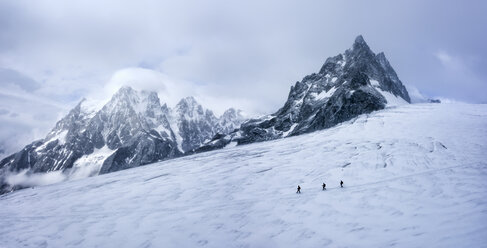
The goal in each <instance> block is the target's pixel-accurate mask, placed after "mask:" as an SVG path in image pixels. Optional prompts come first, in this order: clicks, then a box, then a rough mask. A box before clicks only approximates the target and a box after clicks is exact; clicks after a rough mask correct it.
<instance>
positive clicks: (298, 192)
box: [296, 185, 301, 194]
mask: <svg viewBox="0 0 487 248" xmlns="http://www.w3.org/2000/svg"><path fill="white" fill-rule="evenodd" d="M296 193H297V194H301V187H300V186H299V185H298V191H296Z"/></svg>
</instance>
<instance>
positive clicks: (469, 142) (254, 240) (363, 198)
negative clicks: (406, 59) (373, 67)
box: [0, 104, 487, 248]
mask: <svg viewBox="0 0 487 248" xmlns="http://www.w3.org/2000/svg"><path fill="white" fill-rule="evenodd" d="M486 140H487V105H469V104H408V105H401V106H397V107H395V108H386V109H385V110H380V111H376V112H373V113H371V114H365V115H361V116H359V117H357V118H354V119H352V120H350V121H347V122H345V123H342V124H340V125H337V126H335V127H332V128H330V129H326V130H321V131H317V132H313V133H309V134H303V135H300V136H294V137H290V138H287V139H279V140H273V141H269V142H260V143H254V144H249V145H246V146H237V147H231V145H230V146H229V147H228V148H226V149H221V150H216V151H211V152H208V153H201V154H195V155H191V156H186V157H182V158H177V159H173V160H167V161H163V162H159V163H154V164H151V165H147V166H143V167H138V168H134V169H131V170H125V171H119V172H115V173H110V174H106V175H101V176H98V177H91V178H85V179H81V180H76V181H69V182H63V183H58V184H54V185H48V186H40V187H35V188H29V189H25V190H20V191H16V192H13V193H10V194H7V195H3V196H2V197H0V205H1V206H2V207H1V208H0V217H1V218H2V224H3V225H1V227H0V247H20V246H25V247H39V246H49V247H50V246H54V247H169V248H170V247H199V246H203V247H390V246H394V247H483V246H484V245H485V237H487V222H486V221H485V220H486V219H487V212H486V211H485V208H486V206H487V200H486V197H485V195H486V194H487V180H485V179H486V176H487V163H486V162H485V161H487V157H486V154H485V151H486V150H487V142H486ZM53 176H54V175H53ZM340 180H343V181H344V183H345V184H344V188H340V187H339V182H340ZM324 182H325V183H326V184H327V190H326V191H323V190H322V188H321V185H322V183H324ZM297 185H300V186H301V188H302V189H301V192H302V193H301V194H296V193H295V192H296V187H297ZM73 234H75V235H73Z"/></svg>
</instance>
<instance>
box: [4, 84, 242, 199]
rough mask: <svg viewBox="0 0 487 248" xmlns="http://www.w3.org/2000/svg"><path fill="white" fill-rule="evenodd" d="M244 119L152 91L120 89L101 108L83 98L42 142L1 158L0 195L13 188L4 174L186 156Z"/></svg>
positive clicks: (93, 168) (73, 174) (71, 174)
mask: <svg viewBox="0 0 487 248" xmlns="http://www.w3.org/2000/svg"><path fill="white" fill-rule="evenodd" d="M243 121H244V118H243V117H242V115H241V112H240V111H237V110H235V109H233V108H230V109H228V110H227V111H225V113H224V114H223V115H222V116H220V117H216V116H215V115H214V114H213V112H212V111H211V110H208V109H206V108H204V107H203V106H201V105H200V104H199V103H198V102H197V101H196V99H195V98H194V97H187V98H184V99H182V100H181V101H180V102H179V103H178V104H177V105H176V106H174V108H170V107H168V106H167V104H161V102H160V99H159V97H158V95H157V93H156V92H149V91H136V90H134V89H132V88H131V87H127V86H125V87H122V88H120V89H119V90H118V91H117V92H116V93H115V94H114V95H113V96H112V97H111V99H110V100H109V101H106V102H103V104H100V102H98V101H93V100H87V99H83V100H82V101H81V102H80V103H79V104H78V105H77V106H76V107H74V108H73V109H72V110H71V111H70V112H69V113H68V114H67V115H66V116H65V117H64V118H63V119H61V120H60V121H58V123H56V126H55V127H54V128H53V129H52V131H51V132H49V134H48V135H47V136H46V138H45V139H43V140H40V141H36V142H34V143H32V144H30V145H28V146H26V147H25V148H24V149H23V150H21V151H20V152H18V153H16V154H13V155H11V156H9V157H7V158H5V159H4V160H2V161H1V162H0V193H1V192H2V191H8V190H10V189H11V188H12V187H14V185H9V184H8V182H7V183H6V181H5V176H6V175H7V174H8V175H10V174H11V173H17V172H20V171H23V170H24V169H27V172H26V173H42V172H48V171H63V172H66V173H65V174H66V175H65V176H66V177H67V178H79V177H84V176H92V175H97V174H99V173H102V174H103V173H108V172H112V171H117V170H122V169H127V168H132V167H136V166H140V165H144V164H148V163H151V162H156V161H160V160H164V159H169V158H174V157H178V156H181V155H182V154H184V153H186V152H191V151H192V150H194V149H195V148H198V147H199V146H201V144H203V143H204V141H205V140H209V139H211V138H212V137H213V136H214V135H216V134H217V133H221V134H226V133H228V132H230V131H233V130H234V129H236V128H237V127H238V126H239V125H240V123H241V122H243ZM17 186H22V185H17ZM24 186H25V185H24Z"/></svg>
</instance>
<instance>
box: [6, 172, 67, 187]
mask: <svg viewBox="0 0 487 248" xmlns="http://www.w3.org/2000/svg"><path fill="white" fill-rule="evenodd" d="M65 180H66V176H65V175H64V174H63V172H62V171H52V172H48V173H29V172H28V170H24V171H21V172H19V173H15V174H14V173H12V174H9V175H6V177H5V181H6V182H7V183H8V184H9V185H11V186H22V187H33V186H41V185H49V184H53V183H59V182H62V181H65Z"/></svg>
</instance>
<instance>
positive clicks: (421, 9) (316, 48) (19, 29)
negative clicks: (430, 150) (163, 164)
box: [0, 0, 487, 151]
mask: <svg viewBox="0 0 487 248" xmlns="http://www.w3.org/2000/svg"><path fill="white" fill-rule="evenodd" d="M486 12H487V3H486V2H485V1H473V0H472V1H445V0H443V1H424V0H421V1H419V0H418V1H415V0H408V1H390V0H387V1H386V0H384V1H362V0H356V1H338V0H337V1H228V0H227V1H214V0H210V1H185V0H183V1H148V0H139V1H119V0H117V1H115V0H108V1H90V0H84V1H63V0H49V1H48V0H39V1H24V0H10V1H6V0H0V87H1V88H0V90H1V91H0V124H1V126H2V131H0V149H1V147H2V146H3V147H6V148H5V149H7V150H9V151H10V150H12V149H17V148H19V147H20V146H22V145H25V144H26V143H28V142H30V141H31V140H33V139H34V138H41V137H43V136H44V135H45V134H46V132H47V131H48V130H49V129H50V128H51V127H52V126H53V125H54V123H55V122H56V120H57V119H58V118H59V117H60V116H62V115H63V114H64V113H66V111H67V110H69V109H70V108H71V107H73V106H74V105H75V104H76V103H77V102H78V101H79V100H80V99H81V98H82V97H84V96H88V97H91V98H98V99H101V98H107V97H109V96H110V95H111V94H112V93H113V91H114V90H116V89H117V88H118V87H119V86H120V85H121V84H127V83H128V84H133V86H135V87H136V88H137V87H138V88H145V89H150V90H156V91H159V92H160V93H161V98H162V99H161V101H163V102H168V103H169V105H174V104H175V102H176V101H177V99H179V98H181V97H183V96H185V95H194V96H196V97H197V99H198V100H200V101H201V102H202V103H203V104H204V105H205V106H207V107H208V108H211V109H214V110H215V111H216V112H217V113H221V112H222V111H223V109H224V108H225V107H229V106H234V107H238V108H241V109H243V110H244V111H246V112H247V113H250V114H264V113H270V112H273V111H275V110H277V109H278V108H279V107H280V106H281V105H282V104H283V102H284V100H285V99H286V97H287V94H288V91H289V88H290V86H291V85H293V84H294V83H295V82H296V81H298V80H301V78H302V77H303V76H305V75H307V74H309V73H312V72H317V71H318V70H319V68H320V67H321V65H322V64H323V62H324V61H325V59H326V58H327V57H329V56H334V55H336V54H338V53H341V52H343V51H344V50H346V49H347V48H349V47H350V46H351V45H352V42H353V40H354V38H355V37H356V36H357V35H358V34H362V35H363V36H364V38H365V40H366V41H367V42H368V44H369V46H370V47H371V48H372V50H373V51H374V52H380V51H384V52H385V54H386V56H387V58H388V59H389V60H390V62H391V64H392V66H393V67H394V68H395V69H396V72H397V73H398V75H399V78H400V79H401V80H402V81H403V82H404V83H405V84H406V85H409V86H411V87H415V88H417V89H419V90H420V91H421V92H422V93H423V94H425V95H427V96H430V97H444V98H450V99H454V100H459V101H467V102H474V103H479V102H484V103H485V102H487V94H486V93H485V92H487V83H486V82H487V71H486V70H485V68H487V49H486V48H485V44H487V34H486V30H487V17H486V15H485V13H486Z"/></svg>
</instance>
